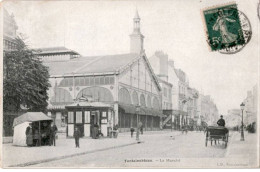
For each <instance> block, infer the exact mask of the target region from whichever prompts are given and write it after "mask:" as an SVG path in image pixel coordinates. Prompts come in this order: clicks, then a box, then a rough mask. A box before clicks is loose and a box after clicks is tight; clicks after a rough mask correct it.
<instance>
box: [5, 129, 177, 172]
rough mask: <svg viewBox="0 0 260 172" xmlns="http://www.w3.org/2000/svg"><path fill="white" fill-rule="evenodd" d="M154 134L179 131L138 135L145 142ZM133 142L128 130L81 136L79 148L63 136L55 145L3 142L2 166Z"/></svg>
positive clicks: (22, 164)
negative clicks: (95, 136) (97, 136)
mask: <svg viewBox="0 0 260 172" xmlns="http://www.w3.org/2000/svg"><path fill="white" fill-rule="evenodd" d="M156 134H158V135H159V134H160V135H167V136H175V135H178V134H179V132H177V131H174V132H171V131H156V132H155V131H147V132H144V135H140V138H141V139H140V140H141V141H142V142H145V140H146V138H148V137H150V136H152V135H156ZM134 144H137V142H136V140H135V135H134V137H133V138H131V137H130V133H129V132H127V133H119V136H118V138H117V139H115V138H102V139H91V138H82V139H80V148H75V141H74V139H73V138H72V139H66V138H65V137H64V136H59V139H57V140H56V145H57V146H56V147H54V146H41V147H19V146H13V145H12V144H3V167H24V166H27V165H32V164H39V163H42V162H49V161H54V160H58V159H64V158H69V157H73V156H79V155H84V154H88V153H93V152H98V151H103V150H108V149H114V148H118V147H124V146H130V145H134Z"/></svg>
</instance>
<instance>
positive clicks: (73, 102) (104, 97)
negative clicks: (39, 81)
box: [38, 11, 163, 137]
mask: <svg viewBox="0 0 260 172" xmlns="http://www.w3.org/2000/svg"><path fill="white" fill-rule="evenodd" d="M133 22H134V29H133V33H132V34H131V35H130V53H128V54H117V55H106V56H94V57H83V56H80V55H79V54H78V53H76V52H75V51H72V50H69V49H66V48H65V47H63V48H61V47H59V48H57V49H58V50H57V51H60V49H66V51H63V53H62V54H59V53H57V52H56V51H55V48H54V49H52V51H45V50H44V49H42V51H41V52H39V54H38V55H39V57H40V58H42V59H43V61H44V64H45V65H46V66H48V67H49V72H50V83H51V88H50V89H49V106H48V111H49V115H51V116H52V117H53V118H54V119H55V122H56V125H57V123H58V125H57V126H58V128H64V126H66V127H65V128H66V132H67V136H69V137H70V136H73V131H74V128H75V126H77V127H79V129H80V130H81V133H83V134H82V135H83V136H86V137H88V136H91V130H92V128H93V125H94V124H98V125H99V126H100V128H101V132H102V133H103V134H104V136H108V131H109V129H110V128H111V127H113V126H115V125H118V126H119V131H121V132H124V131H129V130H130V127H137V123H138V121H141V122H142V124H143V127H144V130H159V129H160V121H161V117H162V116H163V114H162V108H161V87H160V85H159V83H158V81H157V79H156V76H155V74H154V72H153V70H152V68H151V66H150V64H149V61H148V60H147V57H146V54H145V52H144V49H143V39H144V36H143V35H142V34H141V32H140V17H139V15H138V12H137V11H136V14H135V17H134V19H133ZM58 54H59V58H57V57H56V56H57V55H58ZM68 54H69V55H68ZM63 56H64V58H62V57H63ZM47 57H48V60H46V58H47ZM50 57H52V58H50Z"/></svg>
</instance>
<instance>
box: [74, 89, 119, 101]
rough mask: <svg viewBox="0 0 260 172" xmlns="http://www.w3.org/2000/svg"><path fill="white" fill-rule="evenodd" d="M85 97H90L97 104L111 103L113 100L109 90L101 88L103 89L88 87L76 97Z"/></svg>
mask: <svg viewBox="0 0 260 172" xmlns="http://www.w3.org/2000/svg"><path fill="white" fill-rule="evenodd" d="M82 96H85V97H92V99H93V100H94V101H99V102H107V103H108V102H113V101H114V98H113V96H112V93H111V92H110V90H109V89H107V88H103V87H88V88H85V89H83V90H81V91H80V92H79V93H78V95H77V99H78V98H80V97H82Z"/></svg>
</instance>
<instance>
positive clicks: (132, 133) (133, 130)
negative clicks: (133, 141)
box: [130, 127, 135, 138]
mask: <svg viewBox="0 0 260 172" xmlns="http://www.w3.org/2000/svg"><path fill="white" fill-rule="evenodd" d="M130 132H131V138H132V137H133V135H134V132H135V129H134V128H133V127H131V128H130Z"/></svg>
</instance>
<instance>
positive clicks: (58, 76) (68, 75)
mask: <svg viewBox="0 0 260 172" xmlns="http://www.w3.org/2000/svg"><path fill="white" fill-rule="evenodd" d="M118 74H119V72H118V71H115V72H105V73H104V72H102V73H85V74H80V73H74V74H63V75H51V76H50V78H64V77H75V76H76V77H77V76H101V75H118Z"/></svg>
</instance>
